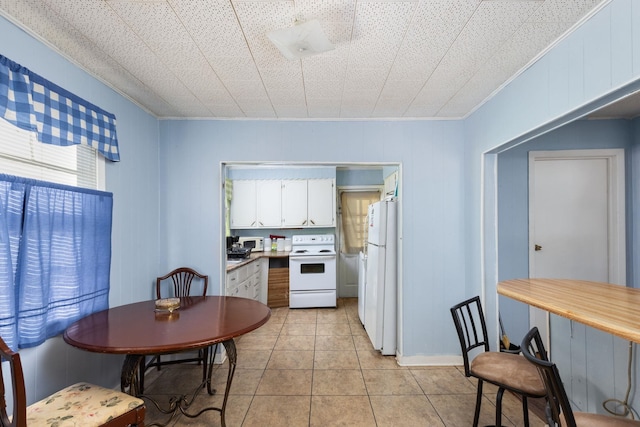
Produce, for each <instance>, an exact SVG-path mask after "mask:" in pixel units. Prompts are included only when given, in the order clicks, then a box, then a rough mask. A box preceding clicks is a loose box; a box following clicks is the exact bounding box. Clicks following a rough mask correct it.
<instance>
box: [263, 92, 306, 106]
mask: <svg viewBox="0 0 640 427" xmlns="http://www.w3.org/2000/svg"><path fill="white" fill-rule="evenodd" d="M269 99H270V100H271V103H272V104H273V105H276V104H279V105H289V106H291V105H297V106H305V105H306V102H305V97H304V92H303V91H301V90H287V89H286V88H284V89H282V90H271V91H269Z"/></svg>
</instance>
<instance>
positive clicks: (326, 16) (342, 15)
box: [295, 0, 356, 23]
mask: <svg viewBox="0 0 640 427" xmlns="http://www.w3.org/2000/svg"><path fill="white" fill-rule="evenodd" d="M355 7H356V1H355V0H323V1H317V0H302V1H299V0H297V1H296V2H295V10H296V17H297V18H298V19H299V20H300V21H302V22H305V21H309V20H311V19H317V20H318V21H320V22H321V23H324V22H352V21H353V17H354V14H355Z"/></svg>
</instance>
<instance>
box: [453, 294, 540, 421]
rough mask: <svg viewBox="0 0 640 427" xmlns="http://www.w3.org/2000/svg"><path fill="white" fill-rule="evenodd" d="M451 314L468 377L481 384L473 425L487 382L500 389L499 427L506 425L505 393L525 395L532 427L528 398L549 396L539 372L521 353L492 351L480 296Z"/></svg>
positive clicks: (524, 409) (525, 411) (526, 413)
mask: <svg viewBox="0 0 640 427" xmlns="http://www.w3.org/2000/svg"><path fill="white" fill-rule="evenodd" d="M451 315H452V316H453V323H454V325H455V327H456V332H457V333H458V338H459V340H460V347H461V349H462V360H463V362H464V374H465V375H466V376H467V377H474V378H476V379H477V381H478V385H477V395H476V410H475V414H474V416H473V426H474V427H477V425H478V421H479V418H480V407H481V404H482V386H483V383H484V382H488V383H491V384H494V385H496V386H497V387H498V393H497V396H496V427H500V426H501V425H502V424H501V423H502V395H503V394H504V391H505V390H509V391H511V392H513V393H516V394H519V395H520V396H522V412H523V417H524V425H525V427H528V426H529V408H528V404H527V398H540V397H544V396H545V395H546V391H545V388H544V384H543V383H542V380H541V379H540V376H539V375H538V370H537V369H535V367H534V366H533V365H531V364H530V363H529V362H528V361H527V360H526V359H525V358H524V357H522V356H520V355H518V354H512V353H503V352H498V351H490V348H489V339H488V337H487V325H486V322H485V319H484V313H483V311H482V305H481V303H480V297H478V296H475V297H473V298H470V299H468V300H466V301H463V302H461V303H459V304H456V305H454V306H453V307H451Z"/></svg>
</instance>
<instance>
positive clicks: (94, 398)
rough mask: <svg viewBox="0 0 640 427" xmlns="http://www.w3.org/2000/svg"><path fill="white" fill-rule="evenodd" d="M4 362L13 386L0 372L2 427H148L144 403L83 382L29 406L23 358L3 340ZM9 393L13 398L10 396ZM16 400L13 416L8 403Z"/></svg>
mask: <svg viewBox="0 0 640 427" xmlns="http://www.w3.org/2000/svg"><path fill="white" fill-rule="evenodd" d="M0 358H1V359H2V361H3V362H5V361H6V362H8V363H9V370H10V372H11V384H10V385H9V384H5V381H4V380H5V379H4V376H3V374H2V370H0V393H1V395H0V426H2V427H27V426H28V427H53V426H56V427H66V426H82V427H93V426H109V427H125V426H136V427H144V415H145V411H146V407H145V404H144V401H143V400H142V399H138V398H136V397H133V396H130V395H128V394H126V393H122V392H120V391H116V390H113V389H108V388H104V387H100V386H97V385H93V384H89V383H85V382H81V383H77V384H74V385H71V386H69V387H66V388H64V389H62V390H60V391H58V392H56V393H54V394H52V395H51V396H48V397H46V398H44V399H42V400H40V401H39V402H36V403H34V404H32V405H29V406H27V396H26V390H25V385H24V376H23V373H22V363H21V362H20V355H19V354H18V353H16V352H14V351H12V350H11V349H10V348H9V347H8V346H7V345H6V344H5V342H4V341H3V340H2V339H1V338H0ZM7 390H11V392H12V393H11V395H10V396H6V395H5V393H6V392H7ZM11 397H12V398H13V408H12V411H11V413H8V412H7V400H11Z"/></svg>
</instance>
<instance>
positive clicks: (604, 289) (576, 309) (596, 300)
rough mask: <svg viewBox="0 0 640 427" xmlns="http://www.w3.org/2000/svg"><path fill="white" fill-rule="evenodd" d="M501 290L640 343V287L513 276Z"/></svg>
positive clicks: (526, 302) (537, 305) (508, 295)
mask: <svg viewBox="0 0 640 427" xmlns="http://www.w3.org/2000/svg"><path fill="white" fill-rule="evenodd" d="M498 293H499V294H500V295H504V296H506V297H509V298H512V299H514V300H517V301H520V302H523V303H525V304H529V305H531V306H534V307H537V308H540V309H542V310H546V311H548V312H550V313H553V314H557V315H559V316H562V317H565V318H567V319H571V320H575V321H576V322H580V323H583V324H585V325H588V326H591V327H593V328H596V329H599V330H601V331H605V332H608V333H611V334H613V335H616V336H618V337H620V338H624V339H626V340H629V341H633V342H636V343H640V289H635V288H628V287H626V286H620V285H612V284H610V283H598V282H589V281H585V280H570V279H513V280H505V281H502V282H500V283H498Z"/></svg>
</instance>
